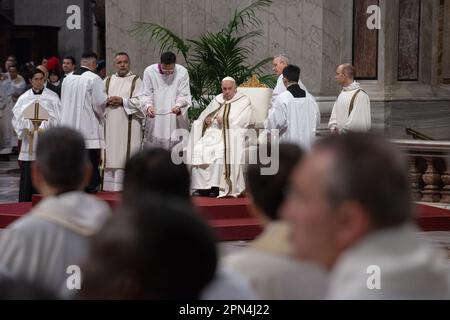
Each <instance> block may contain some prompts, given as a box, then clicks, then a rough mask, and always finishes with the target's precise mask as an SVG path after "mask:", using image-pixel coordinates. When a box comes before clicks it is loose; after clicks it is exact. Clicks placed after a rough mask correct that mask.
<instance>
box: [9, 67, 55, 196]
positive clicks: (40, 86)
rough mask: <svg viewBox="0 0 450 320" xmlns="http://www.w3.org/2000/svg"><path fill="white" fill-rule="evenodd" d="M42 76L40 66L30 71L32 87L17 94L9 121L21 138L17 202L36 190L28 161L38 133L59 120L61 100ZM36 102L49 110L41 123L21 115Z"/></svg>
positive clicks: (33, 154)
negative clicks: (46, 117)
mask: <svg viewBox="0 0 450 320" xmlns="http://www.w3.org/2000/svg"><path fill="white" fill-rule="evenodd" d="M44 77H45V75H44V72H43V71H41V70H39V69H36V70H34V71H33V73H32V74H31V79H30V82H31V86H32V88H31V89H30V90H28V91H26V92H25V93H24V94H22V95H21V96H20V97H19V99H18V100H17V102H16V104H15V106H14V109H13V120H12V125H13V127H14V130H15V132H16V133H17V137H18V138H19V139H20V140H22V145H21V147H20V153H19V161H22V164H21V168H20V188H19V202H29V201H31V196H32V195H33V193H35V190H34V188H33V185H32V183H31V163H32V162H33V161H34V160H35V159H36V145H37V142H38V138H39V134H40V133H41V132H42V131H45V130H47V129H48V128H49V127H55V126H57V125H58V123H59V121H60V108H61V102H60V100H59V97H58V95H57V94H56V93H54V92H53V91H51V90H50V89H47V88H46V87H44ZM35 103H38V104H39V108H44V109H45V110H46V111H47V112H48V114H49V119H48V120H45V121H41V123H40V124H39V123H38V122H36V121H35V123H33V122H32V120H30V118H26V117H25V115H24V111H25V110H27V109H28V108H29V107H30V106H31V105H34V104H35Z"/></svg>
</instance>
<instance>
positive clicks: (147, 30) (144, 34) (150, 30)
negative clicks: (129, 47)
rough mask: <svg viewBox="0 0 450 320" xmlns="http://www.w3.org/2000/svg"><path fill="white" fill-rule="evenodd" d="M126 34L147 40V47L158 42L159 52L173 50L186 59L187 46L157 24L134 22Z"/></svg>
mask: <svg viewBox="0 0 450 320" xmlns="http://www.w3.org/2000/svg"><path fill="white" fill-rule="evenodd" d="M128 32H129V33H130V34H131V35H133V36H138V37H141V38H147V45H148V44H149V43H150V42H152V41H155V42H158V43H159V45H160V52H163V51H168V50H173V49H175V50H176V51H177V52H178V53H181V54H182V55H183V57H184V58H185V59H186V60H187V58H188V52H189V45H187V44H186V43H185V42H184V40H183V39H181V38H180V37H178V36H177V35H176V34H175V33H173V32H172V31H170V30H169V29H167V28H165V27H163V26H161V25H159V24H156V23H152V22H134V23H132V25H131V27H130V29H129V30H128Z"/></svg>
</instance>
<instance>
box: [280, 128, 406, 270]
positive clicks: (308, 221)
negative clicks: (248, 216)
mask: <svg viewBox="0 0 450 320" xmlns="http://www.w3.org/2000/svg"><path fill="white" fill-rule="evenodd" d="M283 215H284V217H285V218H287V219H288V220H290V221H291V222H292V223H293V225H294V234H293V239H294V242H295V246H296V251H297V254H298V255H299V257H301V258H302V259H305V260H313V261H316V262H319V263H321V264H322V265H324V266H326V267H329V268H331V267H332V266H333V264H334V263H335V261H336V259H337V257H338V256H339V255H340V254H341V253H342V252H343V251H345V250H346V249H347V248H349V247H351V246H352V245H354V244H355V243H357V242H358V241H359V240H361V239H362V238H364V237H365V236H367V235H368V234H369V233H371V232H373V231H375V230H380V229H384V228H392V227H397V226H400V225H402V224H404V223H406V222H409V221H411V220H412V202H411V197H410V186H409V181H408V176H407V169H406V160H405V159H404V158H403V156H402V155H401V154H400V153H399V152H398V151H397V150H396V149H395V147H394V146H393V145H391V143H390V142H388V141H387V140H386V139H384V138H382V137H379V136H376V135H373V134H363V133H351V134H348V135H344V136H333V137H329V138H325V139H323V140H320V141H318V142H317V144H316V145H315V147H314V148H313V150H312V153H311V154H309V155H308V156H307V157H305V159H304V160H303V161H301V162H300V164H299V165H298V166H297V168H296V169H295V170H294V172H293V175H292V177H291V186H290V190H289V195H288V197H287V199H286V201H285V204H284V207H283Z"/></svg>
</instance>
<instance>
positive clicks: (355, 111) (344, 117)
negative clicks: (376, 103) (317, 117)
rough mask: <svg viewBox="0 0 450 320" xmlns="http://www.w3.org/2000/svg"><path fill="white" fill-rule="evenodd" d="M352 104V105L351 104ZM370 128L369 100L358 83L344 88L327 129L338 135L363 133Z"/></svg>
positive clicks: (335, 104)
mask: <svg viewBox="0 0 450 320" xmlns="http://www.w3.org/2000/svg"><path fill="white" fill-rule="evenodd" d="M352 102H353V103H352ZM370 127H371V114H370V98H369V96H368V95H367V93H366V92H364V91H363V90H362V88H361V86H360V84H359V83H358V82H356V81H355V82H353V83H352V84H351V85H349V86H347V87H344V88H343V89H342V92H341V93H340V94H339V97H338V98H337V100H336V102H335V103H334V106H333V111H332V112H331V117H330V121H329V123H328V128H330V130H331V131H334V130H338V132H339V133H345V132H348V131H358V132H365V131H369V130H370Z"/></svg>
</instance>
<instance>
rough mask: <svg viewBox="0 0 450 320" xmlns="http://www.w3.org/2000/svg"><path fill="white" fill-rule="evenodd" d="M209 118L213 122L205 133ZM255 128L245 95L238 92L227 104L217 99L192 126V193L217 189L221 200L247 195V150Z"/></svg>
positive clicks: (190, 142) (189, 152) (188, 152)
mask: <svg viewBox="0 0 450 320" xmlns="http://www.w3.org/2000/svg"><path fill="white" fill-rule="evenodd" d="M219 115H220V116H222V117H223V123H222V125H220V124H219V123H218V122H217V120H216V119H217V116H219ZM227 115H228V116H227ZM208 116H210V117H212V118H213V119H214V120H213V123H212V125H211V126H210V127H209V128H206V129H205V127H204V121H205V119H206V118H207V117H208ZM253 124H254V120H253V110H252V105H251V102H250V99H249V98H248V97H247V96H246V95H244V94H242V93H240V92H237V93H236V94H235V96H234V97H233V98H232V99H231V100H230V101H224V99H223V95H222V94H221V95H218V96H217V97H215V98H214V100H213V101H212V102H211V103H210V104H209V106H208V107H207V108H206V109H205V110H204V111H203V112H202V113H201V114H200V116H199V118H198V119H197V120H196V121H194V123H193V125H192V131H191V136H190V139H189V145H188V149H187V159H188V161H189V162H188V163H189V164H191V165H192V179H191V180H192V189H194V190H208V189H211V188H212V187H218V188H219V197H226V196H232V197H238V196H239V195H240V194H241V193H242V192H244V190H245V180H244V170H243V169H244V165H245V154H244V150H245V147H246V142H247V138H248V137H247V133H248V129H249V127H250V126H252V125H253Z"/></svg>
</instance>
